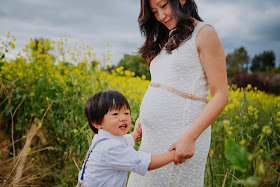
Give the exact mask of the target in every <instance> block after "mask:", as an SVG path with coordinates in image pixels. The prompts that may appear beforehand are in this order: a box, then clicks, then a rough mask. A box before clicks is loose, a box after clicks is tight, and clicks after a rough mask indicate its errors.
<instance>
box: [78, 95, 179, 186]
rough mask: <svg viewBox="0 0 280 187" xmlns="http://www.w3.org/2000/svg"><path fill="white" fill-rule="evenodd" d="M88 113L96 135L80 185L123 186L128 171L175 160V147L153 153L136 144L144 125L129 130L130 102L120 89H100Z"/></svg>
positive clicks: (90, 103) (80, 176)
mask: <svg viewBox="0 0 280 187" xmlns="http://www.w3.org/2000/svg"><path fill="white" fill-rule="evenodd" d="M85 113H86V116H87V119H88V122H89V126H90V128H91V129H92V130H93V131H94V133H95V134H96V135H95V136H94V138H93V140H92V145H91V146H90V148H89V152H88V154H87V157H86V160H85V162H84V164H83V168H82V169H81V171H80V172H79V178H78V180H79V183H78V185H77V186H86V187H88V186H94V187H99V186H103V187H123V186H125V185H126V180H127V172H128V171H133V172H136V173H138V174H140V175H145V174H146V172H147V171H148V170H153V169H157V168H159V167H162V166H164V165H166V164H169V163H170V162H173V160H174V154H175V151H171V152H167V153H165V154H160V155H151V154H150V153H146V152H141V151H136V150H135V149H134V148H133V147H134V144H135V140H137V139H138V138H139V137H140V135H141V131H142V129H141V127H140V126H139V125H136V126H135V128H134V131H133V132H132V133H131V134H127V132H128V130H129V129H130V127H131V117H130V106H129V103H128V101H127V100H126V98H125V97H124V96H123V95H122V94H121V93H120V92H118V91H116V90H108V91H102V92H99V93H96V94H95V95H94V96H92V97H91V98H89V99H88V101H87V102H86V105H85Z"/></svg>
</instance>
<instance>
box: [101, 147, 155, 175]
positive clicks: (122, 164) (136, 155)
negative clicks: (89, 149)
mask: <svg viewBox="0 0 280 187" xmlns="http://www.w3.org/2000/svg"><path fill="white" fill-rule="evenodd" d="M106 155H107V163H108V164H109V165H110V166H111V167H112V168H113V169H115V170H122V171H133V172H135V173H138V174H139V175H145V174H146V172H147V171H148V167H149V165H150V163H151V153H146V152H142V151H136V150H135V149H134V148H133V147H130V146H128V145H125V144H117V145H113V146H110V147H108V149H107V154H106Z"/></svg>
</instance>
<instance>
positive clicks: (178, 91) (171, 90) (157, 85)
mask: <svg viewBox="0 0 280 187" xmlns="http://www.w3.org/2000/svg"><path fill="white" fill-rule="evenodd" d="M149 86H152V87H156V88H163V89H166V90H168V91H170V92H173V93H175V94H177V95H180V96H182V97H185V98H188V99H192V100H197V101H202V102H204V103H208V100H207V99H204V98H200V97H197V96H195V95H192V94H188V93H186V92H183V91H181V90H178V89H176V88H172V87H170V86H167V85H163V84H160V83H150V85H149Z"/></svg>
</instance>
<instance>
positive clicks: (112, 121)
mask: <svg viewBox="0 0 280 187" xmlns="http://www.w3.org/2000/svg"><path fill="white" fill-rule="evenodd" d="M98 126H99V129H103V130H106V131H107V132H109V133H111V134H113V135H115V136H123V135H125V134H126V133H127V132H128V131H129V129H130V127H131V117H130V110H129V109H127V108H122V109H120V110H117V109H112V110H110V111H109V112H108V113H107V114H105V116H104V118H103V121H102V122H101V125H98Z"/></svg>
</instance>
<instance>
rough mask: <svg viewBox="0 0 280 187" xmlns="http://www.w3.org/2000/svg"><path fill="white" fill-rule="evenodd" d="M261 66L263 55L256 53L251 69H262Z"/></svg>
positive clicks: (253, 70)
mask: <svg viewBox="0 0 280 187" xmlns="http://www.w3.org/2000/svg"><path fill="white" fill-rule="evenodd" d="M261 67H262V57H261V55H255V56H254V58H253V60H252V65H251V67H250V70H251V71H252V72H256V71H261Z"/></svg>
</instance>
